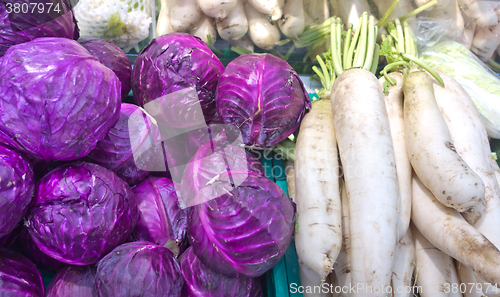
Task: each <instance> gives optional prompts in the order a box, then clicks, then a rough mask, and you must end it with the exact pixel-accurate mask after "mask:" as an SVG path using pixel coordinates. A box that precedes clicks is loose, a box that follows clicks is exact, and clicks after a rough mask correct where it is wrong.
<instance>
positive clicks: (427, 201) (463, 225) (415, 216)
mask: <svg viewBox="0 0 500 297" xmlns="http://www.w3.org/2000/svg"><path fill="white" fill-rule="evenodd" d="M412 194H413V195H412V208H411V218H412V222H413V223H414V224H415V227H417V228H418V230H419V231H420V233H422V235H423V236H424V237H425V238H426V239H427V240H428V241H429V242H431V243H432V244H433V245H434V246H435V247H437V248H438V249H440V250H441V251H443V252H444V253H446V254H447V255H449V256H450V257H453V258H455V259H456V260H458V261H460V262H461V263H462V264H464V265H466V266H467V267H469V268H471V269H472V270H474V272H476V273H478V274H479V275H481V276H482V277H484V279H485V280H486V281H488V282H491V283H498V282H499V281H500V251H499V250H498V249H497V248H496V247H495V246H494V245H493V243H491V242H490V241H489V240H488V239H487V238H486V237H484V236H483V235H482V234H481V233H479V231H477V230H476V229H475V228H474V227H472V226H471V225H470V224H469V223H467V222H466V221H465V219H464V218H463V217H462V216H461V215H460V213H458V212H457V211H456V210H454V209H452V208H449V207H446V206H444V205H442V204H441V203H439V202H438V201H437V200H436V198H435V197H434V196H433V195H432V193H431V192H430V191H429V190H428V189H427V188H426V187H425V186H424V185H423V183H422V182H421V181H420V180H419V179H418V177H417V176H416V175H415V174H414V175H413V183H412ZM412 231H413V230H412ZM412 235H413V236H414V237H415V233H414V232H412Z"/></svg>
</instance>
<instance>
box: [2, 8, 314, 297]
mask: <svg viewBox="0 0 500 297" xmlns="http://www.w3.org/2000/svg"><path fill="white" fill-rule="evenodd" d="M2 5H4V4H0V16H2V7H3V9H5V7H4V6H2ZM70 20H71V19H70ZM2 22H4V23H3V26H5V23H6V19H4V20H1V19H0V45H1V44H2V40H3V39H2V38H4V39H6V38H7V37H8V36H11V35H15V34H14V33H12V30H11V31H9V32H7V33H8V34H7V33H5V32H6V31H5V30H4V29H2ZM69 24H72V25H73V26H74V27H73V29H74V30H76V31H77V27H76V24H73V23H72V22H71V21H70V22H69ZM48 25H50V24H49V23H48ZM45 26H47V24H45ZM47 30H49V31H50V28H49V29H47ZM4 31H5V32H4ZM16 32H17V31H16ZM9 34H10V35H9ZM2 35H3V36H2ZM66 35H68V34H66ZM70 35H71V34H70ZM23 36H26V35H23ZM73 37H74V36H73V35H71V36H61V35H58V34H57V32H56V33H54V34H53V36H41V37H40V36H34V37H33V38H30V39H28V40H24V39H22V40H19V41H17V42H13V43H12V44H9V46H8V47H7V49H6V50H5V54H3V56H2V57H0V296H33V297H42V296H49V297H54V296H59V297H63V296H80V297H86V296H89V297H90V296H94V297H95V296H97V297H105V296H114V297H117V296H162V297H163V296H170V297H176V296H231V297H240V296H241V297H246V296H248V297H253V296H255V297H256V296H263V290H262V286H261V281H260V278H259V277H260V276H262V275H263V274H264V273H265V272H266V271H268V270H270V269H271V268H272V267H273V266H274V265H276V264H277V263H278V261H279V260H280V259H281V257H282V256H283V255H284V253H285V251H286V249H287V247H288V245H289V244H290V242H291V240H292V236H293V230H294V227H295V226H294V224H295V205H294V203H293V202H292V200H291V199H290V198H288V197H287V196H286V194H285V193H284V192H283V190H282V189H281V188H280V187H279V186H278V185H276V184H275V183H274V182H273V181H271V180H269V179H267V178H266V177H265V176H264V169H263V167H262V165H261V163H260V162H259V159H258V157H257V154H256V153H255V152H259V151H260V152H262V150H263V149H266V148H268V147H270V146H273V145H275V144H277V143H278V142H280V141H282V140H283V139H285V138H287V137H288V136H289V135H290V134H292V133H293V132H294V131H295V130H296V129H297V128H298V126H299V125H300V122H301V120H302V118H303V117H304V115H305V113H306V112H307V111H308V109H309V108H310V101H309V97H308V95H307V92H306V91H305V89H304V86H303V84H302V82H301V81H300V79H299V78H298V75H297V74H296V73H295V71H294V70H293V69H292V68H291V67H290V66H289V65H288V64H287V63H286V62H285V61H283V60H281V59H280V58H277V57H275V56H273V55H269V54H252V55H242V56H240V57H238V58H236V59H235V60H234V61H233V62H231V63H229V64H228V65H227V67H224V66H223V64H222V63H221V62H220V60H219V59H218V58H217V56H215V55H214V54H213V53H212V51H211V50H210V49H209V48H208V47H207V46H206V45H205V44H204V43H203V41H201V40H200V39H199V38H196V37H193V36H191V35H188V34H184V33H173V34H169V35H164V36H162V37H160V38H158V39H155V40H153V41H152V42H151V43H150V44H149V45H148V46H147V47H145V48H144V49H143V50H142V51H141V53H140V54H139V56H138V57H137V59H136V61H135V64H134V67H133V69H132V67H131V65H130V62H128V58H127V57H126V56H125V54H124V53H123V52H121V50H120V49H119V48H116V47H114V46H113V45H111V44H109V43H107V42H104V41H101V40H90V41H89V40H79V41H75V40H73V39H72V38H73ZM130 89H132V91H133V95H134V99H135V101H136V104H130V103H124V102H122V100H124V99H125V97H126V96H127V94H128V93H129V91H130ZM40 270H44V271H52V272H53V273H55V276H54V278H53V279H52V281H51V283H50V285H49V286H48V287H47V288H45V287H44V284H43V281H42V276H41V274H40Z"/></svg>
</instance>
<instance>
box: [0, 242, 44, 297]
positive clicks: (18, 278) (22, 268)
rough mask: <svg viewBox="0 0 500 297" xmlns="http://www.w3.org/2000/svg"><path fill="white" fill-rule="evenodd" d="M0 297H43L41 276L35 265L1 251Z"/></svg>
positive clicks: (19, 256)
mask: <svg viewBox="0 0 500 297" xmlns="http://www.w3.org/2000/svg"><path fill="white" fill-rule="evenodd" d="M0 296H6V297H44V287H43V281H42V276H41V275H40V272H38V269H36V266H35V264H33V263H31V262H30V260H28V259H27V258H25V257H23V256H21V255H19V254H16V253H14V252H11V251H6V250H5V251H1V252H0Z"/></svg>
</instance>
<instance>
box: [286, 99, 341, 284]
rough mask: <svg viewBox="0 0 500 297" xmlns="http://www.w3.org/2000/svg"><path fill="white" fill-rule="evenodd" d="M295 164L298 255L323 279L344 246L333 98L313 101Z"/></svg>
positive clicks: (303, 126) (303, 128)
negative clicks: (331, 102)
mask: <svg viewBox="0 0 500 297" xmlns="http://www.w3.org/2000/svg"><path fill="white" fill-rule="evenodd" d="M294 165H295V184H296V188H295V191H296V192H295V195H296V196H295V203H297V225H296V226H297V227H296V232H295V246H296V249H297V255H298V257H299V258H300V259H301V260H302V261H303V262H304V263H305V264H306V265H307V266H308V267H309V268H311V269H312V270H313V271H315V272H316V273H318V274H319V275H320V277H321V279H322V280H323V281H324V280H325V279H326V277H327V276H328V275H329V274H330V272H331V271H332V270H333V263H334V262H335V259H337V256H338V254H339V252H340V248H341V246H342V230H341V217H342V210H341V202H340V189H339V175H340V172H339V169H340V168H339V163H338V155H337V142H336V140H335V128H334V126H333V116H332V107H331V104H330V100H319V101H315V102H313V104H312V108H311V110H310V111H309V112H308V113H307V114H306V116H305V117H304V119H303V120H302V123H301V125H300V132H299V136H298V137H297V143H296V146H295V162H294ZM319 234H321V236H318V235H319Z"/></svg>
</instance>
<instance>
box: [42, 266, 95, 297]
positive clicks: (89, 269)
mask: <svg viewBox="0 0 500 297" xmlns="http://www.w3.org/2000/svg"><path fill="white" fill-rule="evenodd" d="M95 274H96V267H95V266H94V265H90V266H65V267H64V268H62V269H61V270H59V271H58V272H57V273H56V275H55V276H54V278H53V279H52V281H51V282H50V285H49V287H48V288H47V294H46V295H45V297H70V296H71V297H73V296H74V297H93V295H92V291H93V286H94V279H95Z"/></svg>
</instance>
